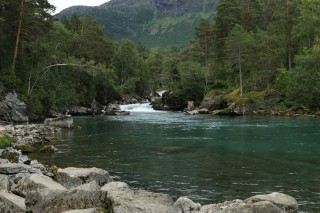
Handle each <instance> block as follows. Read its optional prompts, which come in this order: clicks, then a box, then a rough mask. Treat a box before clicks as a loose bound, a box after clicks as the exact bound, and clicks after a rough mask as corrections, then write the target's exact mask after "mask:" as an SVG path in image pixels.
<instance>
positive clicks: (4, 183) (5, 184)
mask: <svg viewBox="0 0 320 213" xmlns="http://www.w3.org/2000/svg"><path fill="white" fill-rule="evenodd" d="M9 186H10V183H9V178H8V176H7V175H1V174H0V192H8V191H9Z"/></svg>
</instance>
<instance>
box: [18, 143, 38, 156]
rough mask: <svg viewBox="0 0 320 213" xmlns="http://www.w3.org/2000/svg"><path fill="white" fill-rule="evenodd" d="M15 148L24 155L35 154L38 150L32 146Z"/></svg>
mask: <svg viewBox="0 0 320 213" xmlns="http://www.w3.org/2000/svg"><path fill="white" fill-rule="evenodd" d="M14 148H15V149H17V150H21V152H22V153H23V154H28V153H33V152H35V151H36V150H37V149H36V148H35V147H33V146H30V145H17V146H15V147H14Z"/></svg>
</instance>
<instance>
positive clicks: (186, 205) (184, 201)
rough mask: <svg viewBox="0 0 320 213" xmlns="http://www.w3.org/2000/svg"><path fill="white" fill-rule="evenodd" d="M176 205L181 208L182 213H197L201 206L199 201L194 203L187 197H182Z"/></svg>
mask: <svg viewBox="0 0 320 213" xmlns="http://www.w3.org/2000/svg"><path fill="white" fill-rule="evenodd" d="M174 206H176V207H177V208H178V209H180V213H197V212H198V211H199V210H200V208H201V205H200V204H199V203H194V202H193V201H192V200H190V199H189V198H187V197H180V198H179V199H178V200H177V201H176V202H175V203H174Z"/></svg>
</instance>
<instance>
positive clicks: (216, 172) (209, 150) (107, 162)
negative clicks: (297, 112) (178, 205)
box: [35, 106, 320, 213]
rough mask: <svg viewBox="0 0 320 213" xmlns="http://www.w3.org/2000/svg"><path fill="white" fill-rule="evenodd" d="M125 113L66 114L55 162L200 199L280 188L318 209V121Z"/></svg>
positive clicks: (133, 110)
mask: <svg viewBox="0 0 320 213" xmlns="http://www.w3.org/2000/svg"><path fill="white" fill-rule="evenodd" d="M127 110H131V114H130V115H129V116H121V117H112V116H92V117H76V118H74V123H75V128H74V129H71V130H66V131H63V132H62V133H61V135H60V136H61V137H62V138H63V139H64V140H65V141H63V142H61V143H59V144H56V145H55V146H56V148H57V149H58V152H56V153H54V154H52V155H47V154H46V155H37V156H35V157H36V158H38V159H40V160H43V161H47V162H50V163H54V164H57V165H58V166H60V167H68V166H76V167H99V168H102V169H106V170H108V171H109V172H110V173H111V175H113V177H114V179H116V180H121V181H124V182H127V183H129V185H130V186H131V187H135V188H142V189H146V190H150V191H153V192H162V193H167V194H170V195H171V196H172V197H173V198H178V197H180V196H188V197H189V198H191V199H192V200H194V201H197V202H199V203H201V204H207V203H218V202H221V201H225V200H234V199H237V198H239V199H244V198H247V197H250V196H252V195H255V194H267V193H271V192H275V191H277V192H283V193H285V194H288V195H291V196H293V197H294V198H296V199H297V200H298V202H299V205H300V206H299V210H300V211H301V212H310V213H311V212H320V157H319V156H320V128H319V127H320V120H319V119H310V118H279V117H216V116H210V115H195V116H186V115H184V114H183V113H177V112H159V111H153V110H150V108H149V107H148V110H147V109H146V110H143V109H141V108H140V109H137V108H136V107H133V106H131V108H129V109H128V108H127Z"/></svg>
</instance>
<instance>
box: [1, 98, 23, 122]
mask: <svg viewBox="0 0 320 213" xmlns="http://www.w3.org/2000/svg"><path fill="white" fill-rule="evenodd" d="M0 120H2V121H5V122H14V123H22V122H28V120H29V117H28V116H27V105H26V104H25V103H24V102H22V101H21V100H19V98H18V95H17V93H15V92H13V93H8V94H7V95H6V96H5V97H4V99H3V100H0Z"/></svg>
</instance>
